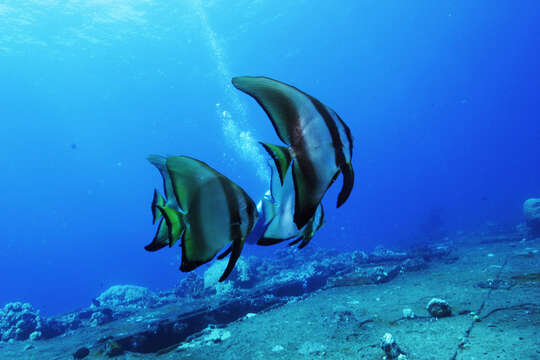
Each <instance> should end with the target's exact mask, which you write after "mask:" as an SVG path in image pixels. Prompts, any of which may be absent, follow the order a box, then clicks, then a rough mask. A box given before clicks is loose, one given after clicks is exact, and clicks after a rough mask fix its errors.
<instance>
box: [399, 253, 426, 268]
mask: <svg viewBox="0 0 540 360" xmlns="http://www.w3.org/2000/svg"><path fill="white" fill-rule="evenodd" d="M426 268H427V262H426V261H425V260H424V259H423V258H421V257H416V258H412V259H407V260H405V261H404V262H403V263H402V264H401V270H403V271H404V272H411V271H420V270H424V269H426Z"/></svg>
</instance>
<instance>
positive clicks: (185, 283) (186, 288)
mask: <svg viewBox="0 0 540 360" xmlns="http://www.w3.org/2000/svg"><path fill="white" fill-rule="evenodd" d="M174 293H175V295H176V296H179V297H192V298H195V299H196V298H200V297H202V296H204V294H205V293H206V291H205V288H204V279H203V278H202V277H201V276H200V275H198V274H197V273H195V272H190V273H188V274H187V276H186V277H185V278H183V279H182V280H181V281H180V283H179V284H178V286H177V287H175V288H174Z"/></svg>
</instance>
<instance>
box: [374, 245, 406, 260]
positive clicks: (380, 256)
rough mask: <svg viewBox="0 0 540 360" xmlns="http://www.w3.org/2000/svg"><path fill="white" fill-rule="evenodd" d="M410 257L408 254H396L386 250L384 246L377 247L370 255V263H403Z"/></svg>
mask: <svg viewBox="0 0 540 360" xmlns="http://www.w3.org/2000/svg"><path fill="white" fill-rule="evenodd" d="M408 256H409V255H407V253H406V252H395V251H392V250H388V249H385V248H383V247H382V246H377V247H376V248H375V251H373V252H372V253H371V254H369V261H370V262H372V263H379V262H392V261H401V260H405V259H406V258H407V257H408Z"/></svg>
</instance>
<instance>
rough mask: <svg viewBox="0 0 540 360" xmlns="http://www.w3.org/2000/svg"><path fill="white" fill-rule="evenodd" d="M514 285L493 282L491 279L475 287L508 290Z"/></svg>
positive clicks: (504, 281)
mask: <svg viewBox="0 0 540 360" xmlns="http://www.w3.org/2000/svg"><path fill="white" fill-rule="evenodd" d="M514 285H515V283H512V282H510V281H507V280H493V279H487V280H486V281H479V282H477V283H476V286H477V287H479V288H482V289H493V290H496V289H505V290H508V289H510V288H512V287H513V286H514Z"/></svg>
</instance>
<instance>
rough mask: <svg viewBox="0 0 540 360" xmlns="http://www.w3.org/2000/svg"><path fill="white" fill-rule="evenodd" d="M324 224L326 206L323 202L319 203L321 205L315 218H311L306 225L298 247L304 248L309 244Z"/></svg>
mask: <svg viewBox="0 0 540 360" xmlns="http://www.w3.org/2000/svg"><path fill="white" fill-rule="evenodd" d="M323 224H324V208H323V205H322V203H321V204H319V207H318V208H317V211H316V212H315V215H314V216H313V218H311V220H310V222H309V223H308V224H307V225H306V228H305V229H304V235H303V236H302V237H301V240H302V242H301V243H300V245H298V249H303V248H304V247H305V246H306V245H307V244H309V242H310V241H311V239H313V237H314V236H315V233H316V232H317V231H319V229H320V228H321V227H322V226H323ZM299 240H300V239H299ZM289 245H290V244H289Z"/></svg>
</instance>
